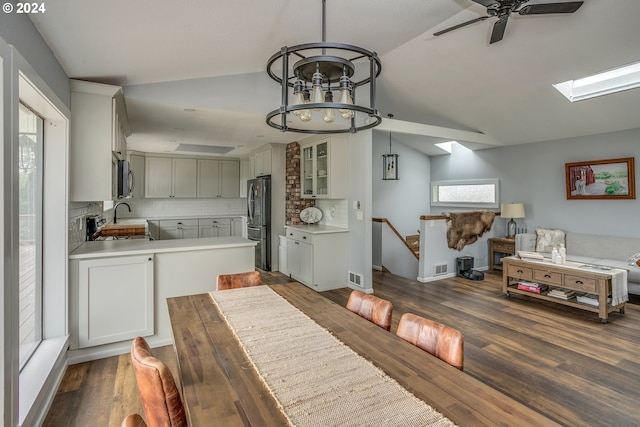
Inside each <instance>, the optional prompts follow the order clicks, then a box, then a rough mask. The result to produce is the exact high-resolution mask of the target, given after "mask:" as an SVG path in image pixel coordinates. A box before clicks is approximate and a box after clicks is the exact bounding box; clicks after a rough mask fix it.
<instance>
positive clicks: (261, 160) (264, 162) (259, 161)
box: [250, 146, 272, 178]
mask: <svg viewBox="0 0 640 427" xmlns="http://www.w3.org/2000/svg"><path fill="white" fill-rule="evenodd" d="M271 154H272V150H271V148H270V147H269V146H265V147H261V148H259V149H258V152H256V153H255V154H254V155H253V156H251V159H250V164H251V165H252V166H253V176H254V178H255V177H258V176H264V175H271Z"/></svg>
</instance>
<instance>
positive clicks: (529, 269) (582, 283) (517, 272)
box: [502, 256, 626, 323]
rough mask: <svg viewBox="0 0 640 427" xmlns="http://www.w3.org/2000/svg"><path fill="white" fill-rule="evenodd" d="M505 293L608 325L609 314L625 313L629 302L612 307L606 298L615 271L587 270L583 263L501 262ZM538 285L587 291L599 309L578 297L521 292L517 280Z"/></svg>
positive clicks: (512, 260)
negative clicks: (583, 314)
mask: <svg viewBox="0 0 640 427" xmlns="http://www.w3.org/2000/svg"><path fill="white" fill-rule="evenodd" d="M502 265H503V273H502V291H503V292H504V293H505V294H506V295H507V296H510V295H511V294H522V295H527V296H529V297H532V298H536V299H542V300H545V301H551V302H555V303H557V304H563V305H567V306H570V307H575V308H579V309H582V310H587V311H591V312H594V313H598V316H599V317H600V321H601V322H602V323H607V317H608V315H609V313H611V312H613V311H616V310H619V311H620V313H624V307H625V304H626V303H622V304H618V305H611V304H609V303H608V302H607V298H608V297H609V295H611V286H612V285H611V281H612V277H613V274H615V272H616V270H615V269H607V267H597V266H594V267H584V264H581V263H572V262H568V263H566V264H561V265H559V264H554V263H552V262H551V260H549V259H545V260H544V261H537V260H527V259H520V258H518V257H516V256H512V257H506V258H503V259H502ZM519 280H524V281H527V282H536V283H539V284H546V285H549V289H552V288H566V289H572V290H574V291H576V292H585V293H590V294H594V295H597V296H598V306H597V307H596V306H592V305H589V304H583V303H580V302H578V301H577V300H576V299H575V298H572V299H569V300H563V299H559V298H554V297H550V296H547V295H546V292H544V293H542V294H536V293H533V292H528V291H524V290H520V289H518V281H519Z"/></svg>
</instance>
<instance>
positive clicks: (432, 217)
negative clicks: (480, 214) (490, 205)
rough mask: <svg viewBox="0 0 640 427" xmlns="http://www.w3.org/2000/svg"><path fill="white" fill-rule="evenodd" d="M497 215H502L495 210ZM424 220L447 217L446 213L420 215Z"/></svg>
mask: <svg viewBox="0 0 640 427" xmlns="http://www.w3.org/2000/svg"><path fill="white" fill-rule="evenodd" d="M493 213H494V214H495V215H496V216H500V212H499V211H498V212H493ZM420 219H421V220H422V221H431V220H436V219H447V217H446V216H444V215H420Z"/></svg>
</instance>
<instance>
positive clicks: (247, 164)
mask: <svg viewBox="0 0 640 427" xmlns="http://www.w3.org/2000/svg"><path fill="white" fill-rule="evenodd" d="M251 178H253V177H252V176H251V161H250V160H242V161H241V162H240V197H243V198H244V197H247V181H249V180H250V179H251Z"/></svg>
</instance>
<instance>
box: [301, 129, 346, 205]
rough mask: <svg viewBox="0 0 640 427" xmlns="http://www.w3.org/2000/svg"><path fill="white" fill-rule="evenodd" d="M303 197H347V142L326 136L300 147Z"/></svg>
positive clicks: (304, 143)
mask: <svg viewBox="0 0 640 427" xmlns="http://www.w3.org/2000/svg"><path fill="white" fill-rule="evenodd" d="M300 154H301V156H300V157H301V158H300V162H301V165H300V175H301V177H300V178H301V179H300V181H301V182H302V189H301V193H302V194H301V196H302V197H303V198H318V199H322V198H324V199H346V198H347V139H346V138H343V137H340V136H331V137H323V138H320V139H312V140H309V141H307V142H303V143H302V144H301V145H300Z"/></svg>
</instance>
